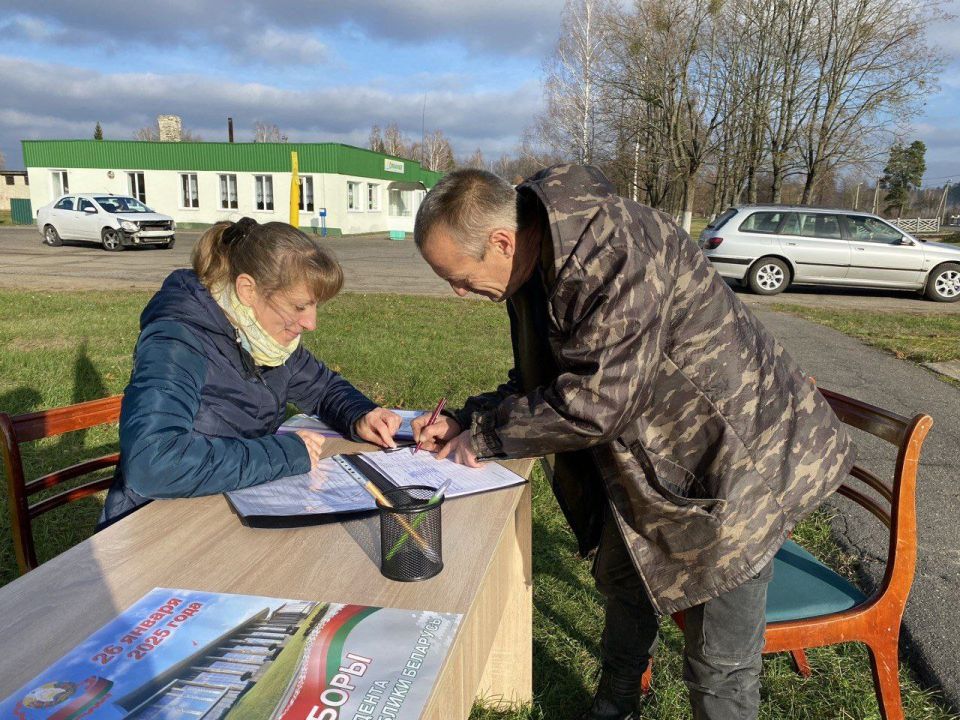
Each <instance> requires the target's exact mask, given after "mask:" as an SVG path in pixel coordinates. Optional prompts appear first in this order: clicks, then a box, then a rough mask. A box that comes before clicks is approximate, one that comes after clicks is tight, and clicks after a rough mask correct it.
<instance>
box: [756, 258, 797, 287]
mask: <svg viewBox="0 0 960 720" xmlns="http://www.w3.org/2000/svg"><path fill="white" fill-rule="evenodd" d="M747 284H748V285H749V286H750V289H751V290H753V291H754V292H755V293H756V294H757V295H776V294H777V293H781V292H783V291H784V290H786V289H787V285H789V284H790V268H788V267H787V264H786V263H785V262H784V261H783V260H780V259H779V258H773V257H765V258H760V259H759V260H757V261H756V262H755V263H754V264H753V267H751V268H750V273H749V275H748V276H747Z"/></svg>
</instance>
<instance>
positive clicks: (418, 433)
mask: <svg viewBox="0 0 960 720" xmlns="http://www.w3.org/2000/svg"><path fill="white" fill-rule="evenodd" d="M429 421H430V413H427V414H426V415H420V416H419V417H415V418H414V419H413V422H411V423H410V427H411V428H413V439H414V440H415V441H416V442H418V443H422V444H421V445H420V448H421V449H422V450H427V451H428V452H436V451H437V450H439V449H440V448H441V447H443V444H444V443H445V442H447V441H448V440H452V439H453V438H455V437H456V436H457V435H459V434H460V432H461V431H462V430H463V428H461V427H460V423H458V422H457V421H456V420H454V419H453V418H450V417H447V416H446V415H438V416H437V419H436V420H435V421H434V423H433V425H427V423H428V422H429Z"/></svg>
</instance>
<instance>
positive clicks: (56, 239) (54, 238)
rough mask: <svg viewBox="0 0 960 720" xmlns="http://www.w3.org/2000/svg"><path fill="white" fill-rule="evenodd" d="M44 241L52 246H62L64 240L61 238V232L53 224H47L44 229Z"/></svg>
mask: <svg viewBox="0 0 960 720" xmlns="http://www.w3.org/2000/svg"><path fill="white" fill-rule="evenodd" d="M43 242H44V243H46V244H47V245H49V246H50V247H60V246H61V245H63V240H61V239H60V233H58V232H57V229H56V228H55V227H54V226H53V225H47V226H46V227H45V228H44V229H43Z"/></svg>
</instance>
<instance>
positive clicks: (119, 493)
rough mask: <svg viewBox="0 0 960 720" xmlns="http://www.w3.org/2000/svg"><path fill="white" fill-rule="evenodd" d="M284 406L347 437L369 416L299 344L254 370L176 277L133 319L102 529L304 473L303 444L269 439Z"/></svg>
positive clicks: (188, 273) (208, 307)
mask: <svg viewBox="0 0 960 720" xmlns="http://www.w3.org/2000/svg"><path fill="white" fill-rule="evenodd" d="M288 402H290V403H293V404H294V405H296V406H297V407H298V408H299V409H300V410H301V411H303V412H306V413H310V414H314V415H318V416H319V417H320V418H321V419H323V420H325V421H326V422H328V423H330V424H331V425H333V426H334V427H335V428H337V429H338V430H340V431H341V432H343V433H344V434H345V435H347V436H348V437H354V435H353V427H354V423H355V422H356V421H357V420H359V419H360V418H361V417H362V416H363V415H365V414H366V413H368V412H370V411H371V410H373V409H374V408H376V407H377V406H376V405H375V404H374V403H373V402H372V401H370V400H369V399H368V398H367V397H366V396H364V395H363V393H361V392H360V391H359V390H357V389H356V388H355V387H353V385H351V384H350V383H348V382H347V381H346V380H344V379H343V378H342V377H340V376H339V375H337V374H336V373H335V372H333V371H332V370H330V369H329V368H327V367H326V366H325V365H324V364H323V363H321V362H320V361H318V360H317V359H316V358H315V357H314V356H313V355H312V354H311V353H310V352H309V351H308V350H306V349H305V348H304V347H303V346H302V345H301V346H300V347H298V348H297V350H295V351H294V353H293V354H292V355H291V356H290V357H289V358H288V359H287V361H286V363H284V364H283V365H280V366H279V367H272V368H271V367H257V366H255V364H254V362H253V359H252V358H251V357H250V355H249V353H247V352H246V351H245V350H244V349H243V348H242V347H241V346H240V341H239V336H238V334H237V332H236V330H235V329H234V327H233V326H232V325H231V324H230V322H229V321H228V320H227V317H226V315H225V314H224V312H223V310H221V309H220V306H219V305H217V303H216V301H215V300H214V299H213V297H212V296H211V295H210V293H209V291H208V290H207V289H206V288H205V287H204V286H203V285H202V284H201V283H200V281H199V279H198V278H197V276H196V274H195V273H194V272H193V271H192V270H177V271H175V272H173V273H172V274H171V275H170V276H169V277H168V278H167V279H166V280H165V281H164V283H163V286H162V287H161V288H160V291H159V292H158V293H157V294H156V295H154V296H153V298H152V299H151V300H150V302H149V303H148V304H147V307H146V308H145V309H144V311H143V314H142V315H141V316H140V338H139V340H138V341H137V347H136V350H135V352H134V360H133V373H132V376H131V378H130V384H129V385H128V386H127V389H126V391H125V392H124V396H123V405H122V408H121V411H120V465H119V467H118V468H117V472H116V473H115V475H114V480H113V486H112V487H111V488H110V492H109V493H108V495H107V500H106V503H105V504H104V508H103V514H102V515H101V517H100V527H101V528H102V527H105V526H106V525H109V524H110V523H112V522H114V521H116V520H118V519H119V518H121V517H123V516H124V515H126V514H128V513H130V512H132V511H133V510H135V509H136V508H138V507H140V506H141V505H143V504H145V503H146V502H148V501H149V499H151V498H173V497H193V496H196V495H214V494H216V493H222V492H227V491H229V490H236V489H238V488H244V487H249V486H251V485H258V484H259V483H263V482H267V481H268V480H276V479H277V478H280V477H284V476H286V475H295V474H298V473H304V472H307V471H308V470H309V469H310V458H309V455H308V454H307V450H306V447H304V444H303V442H302V441H301V440H300V439H299V438H298V437H296V436H295V435H275V434H274V433H275V432H276V430H277V428H278V427H279V426H280V424H281V423H282V422H283V421H284V419H285V416H286V407H287V403H288ZM354 439H356V438H355V437H354Z"/></svg>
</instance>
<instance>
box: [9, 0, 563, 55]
mask: <svg viewBox="0 0 960 720" xmlns="http://www.w3.org/2000/svg"><path fill="white" fill-rule="evenodd" d="M9 4H11V3H10V2H9V0H7V1H0V7H3V6H4V5H9ZM562 7H563V0H526V1H525V2H522V3H518V2H514V0H487V1H486V2H483V3H478V2H475V1H474V0H409V1H408V2H405V3H398V2H396V1H395V0H364V2H359V3H357V2H342V1H340V0H320V1H319V2H317V1H314V0H274V1H273V2H270V3H263V2H257V1H254V0H236V1H234V2H223V1H222V0H166V2H163V3H130V2H126V1H124V2H118V0H105V1H101V2H95V3H77V2H72V1H68V0H45V1H44V2H43V3H33V4H32V6H31V7H29V9H23V8H19V13H18V14H17V15H15V16H14V17H13V19H12V20H10V21H8V22H6V23H4V24H3V25H0V27H3V28H6V31H7V33H8V34H9V35H10V36H11V37H14V38H19V39H24V40H30V41H32V42H37V43H53V42H56V43H58V44H61V45H73V46H83V45H90V44H97V43H102V42H104V38H105V37H107V38H110V39H111V40H114V39H117V40H121V41H123V42H130V41H135V42H145V43H147V44H149V45H151V46H154V47H157V48H162V47H169V46H171V45H174V46H180V47H188V46H191V45H194V44H197V43H211V42H212V43H215V44H216V45H217V46H219V47H224V48H227V49H228V50H230V51H231V52H233V49H234V48H237V47H240V48H262V51H261V52H256V53H253V54H252V55H250V56H248V57H249V58H251V59H255V60H258V61H262V60H264V59H265V58H264V56H265V54H267V53H269V51H270V50H271V49H274V50H277V51H278V52H277V54H269V55H267V57H268V58H269V60H270V61H271V62H273V63H274V64H278V63H279V62H281V61H282V60H283V59H284V58H288V59H289V60H290V62H291V64H292V63H295V62H298V61H299V60H297V58H298V57H300V56H301V55H302V53H304V52H306V53H307V54H308V55H310V56H312V57H314V58H316V57H317V56H318V53H320V52H321V50H322V49H323V48H324V47H325V46H326V45H327V44H329V43H325V42H322V41H321V40H320V39H317V38H316V35H315V34H316V33H320V34H321V37H323V38H324V39H326V36H327V35H329V34H330V33H331V31H336V32H348V33H349V32H354V33H356V34H359V35H362V36H365V37H367V38H370V39H374V40H379V41H387V42H391V43H395V44H402V45H405V46H414V47H415V46H417V45H423V44H428V43H438V42H452V43H458V44H460V45H462V46H463V47H465V48H466V49H467V50H468V51H469V52H471V53H473V54H479V55H498V54H505V55H512V56H530V57H540V56H542V55H543V54H544V53H545V52H547V51H548V50H549V48H550V47H551V46H552V45H553V43H554V42H555V40H556V37H557V33H558V32H559V28H560V11H561V9H562Z"/></svg>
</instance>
